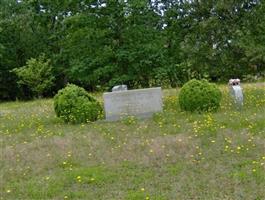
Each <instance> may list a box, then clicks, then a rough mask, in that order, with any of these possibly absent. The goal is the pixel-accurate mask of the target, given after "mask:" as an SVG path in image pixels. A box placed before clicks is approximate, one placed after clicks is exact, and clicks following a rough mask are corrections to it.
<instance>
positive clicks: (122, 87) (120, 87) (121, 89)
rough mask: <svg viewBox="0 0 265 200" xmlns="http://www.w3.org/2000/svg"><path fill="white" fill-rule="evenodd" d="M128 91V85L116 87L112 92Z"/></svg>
mask: <svg viewBox="0 0 265 200" xmlns="http://www.w3.org/2000/svg"><path fill="white" fill-rule="evenodd" d="M126 90H128V87H127V85H116V86H114V87H113V88H112V90H111V91H112V92H117V91H126Z"/></svg>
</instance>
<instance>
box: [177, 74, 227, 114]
mask: <svg viewBox="0 0 265 200" xmlns="http://www.w3.org/2000/svg"><path fill="white" fill-rule="evenodd" d="M221 98H222V93H221V91H220V90H219V89H218V88H217V86H216V85H215V84H211V83H209V82H208V81H206V80H202V81H199V80H196V79H192V80H190V81H189V82H187V83H186V84H184V86H183V87H182V88H181V91H180V93H179V104H180V108H181V109H182V110H186V111H192V112H193V111H198V112H203V111H216V110H217V109H218V108H219V107H220V101H221Z"/></svg>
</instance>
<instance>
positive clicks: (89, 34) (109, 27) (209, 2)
mask: <svg viewBox="0 0 265 200" xmlns="http://www.w3.org/2000/svg"><path fill="white" fill-rule="evenodd" d="M264 13H265V2H264V1H263V0H228V1H221V0H192V1H191V0H1V1H0V99H15V98H31V97H33V96H34V95H36V93H34V91H33V90H32V88H31V87H30V86H29V85H27V84H26V81H24V82H23V81H21V80H19V79H20V76H19V75H18V74H17V73H16V72H18V71H23V70H19V68H21V69H24V68H22V67H23V66H25V65H26V63H27V62H28V63H31V66H34V62H37V61H36V60H33V61H32V60H31V61H29V59H31V58H34V59H38V58H40V57H41V58H42V59H44V57H45V59H46V60H47V62H46V63H49V64H50V66H51V73H52V76H53V77H52V78H51V80H53V82H52V87H49V89H46V90H45V91H44V92H43V93H42V94H41V96H42V95H44V96H47V95H53V94H54V92H56V91H57V90H58V89H59V88H62V87H63V86H64V85H65V84H66V83H68V82H71V83H75V84H78V85H80V86H83V87H85V88H86V89H88V90H106V89H107V88H110V87H111V86H113V85H116V84H121V83H123V84H127V85H129V87H130V88H133V87H147V86H155V85H171V86H173V87H174V86H176V85H181V84H183V83H184V82H186V81H187V80H189V79H191V78H207V79H211V80H213V81H227V79H228V78H231V77H239V78H247V77H248V76H249V75H253V76H256V75H262V74H264V69H265V14H264ZM43 62H44V61H43ZM39 66H43V65H42V64H37V65H36V67H39ZM47 67H48V66H46V68H47ZM14 69H15V70H14ZM47 69H48V68H47ZM31 73H33V74H36V77H37V78H35V79H38V80H39V82H42V80H41V79H39V78H38V76H37V73H38V75H39V76H40V77H41V76H42V74H41V73H44V72H43V70H39V71H38V70H37V71H35V70H34V69H32V71H31ZM46 75H47V74H46ZM28 80H29V81H31V80H32V79H28ZM38 80H34V81H35V82H34V83H33V85H34V84H38V83H37V82H36V81H38ZM49 84H50V83H49ZM42 89H43V88H42ZM38 95H40V94H38Z"/></svg>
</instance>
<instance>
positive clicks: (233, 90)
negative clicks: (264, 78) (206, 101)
mask: <svg viewBox="0 0 265 200" xmlns="http://www.w3.org/2000/svg"><path fill="white" fill-rule="evenodd" d="M229 86H230V94H231V96H232V98H233V101H234V103H235V105H236V107H237V108H242V106H243V91H242V88H241V86H240V79H230V80H229Z"/></svg>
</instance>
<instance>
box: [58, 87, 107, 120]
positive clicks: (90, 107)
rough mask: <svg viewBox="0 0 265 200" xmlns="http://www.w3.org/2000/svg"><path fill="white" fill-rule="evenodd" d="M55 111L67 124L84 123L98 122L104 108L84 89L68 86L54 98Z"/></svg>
mask: <svg viewBox="0 0 265 200" xmlns="http://www.w3.org/2000/svg"><path fill="white" fill-rule="evenodd" d="M54 110H55V113H56V115H57V116H58V117H60V118H62V119H63V120H64V121H65V122H71V123H83V122H89V121H96V120H97V119H98V117H99V114H100V113H101V112H102V107H101V105H100V104H99V102H98V101H97V100H96V99H95V98H93V97H92V96H90V95H89V94H88V93H87V92H86V91H85V89H84V88H81V87H78V86H76V85H74V84H68V85H67V86H66V87H65V88H63V89H61V90H60V91H59V92H58V94H57V95H56V96H55V97H54Z"/></svg>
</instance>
